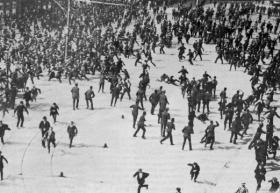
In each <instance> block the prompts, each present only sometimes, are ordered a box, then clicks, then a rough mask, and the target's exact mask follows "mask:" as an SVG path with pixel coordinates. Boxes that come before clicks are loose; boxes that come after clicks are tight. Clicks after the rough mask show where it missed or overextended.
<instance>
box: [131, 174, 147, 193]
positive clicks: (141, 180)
mask: <svg viewBox="0 0 280 193" xmlns="http://www.w3.org/2000/svg"><path fill="white" fill-rule="evenodd" d="M148 176H149V173H146V172H143V171H142V169H139V170H138V171H137V172H136V173H135V174H134V175H133V177H134V178H135V177H137V182H138V188H137V193H140V191H141V188H143V187H145V188H146V189H148V188H149V185H147V184H145V180H146V178H147V177H148Z"/></svg>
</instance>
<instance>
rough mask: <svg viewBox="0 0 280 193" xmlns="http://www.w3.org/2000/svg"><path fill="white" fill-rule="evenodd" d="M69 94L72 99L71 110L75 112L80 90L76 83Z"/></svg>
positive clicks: (77, 107)
mask: <svg viewBox="0 0 280 193" xmlns="http://www.w3.org/2000/svg"><path fill="white" fill-rule="evenodd" d="M71 93H72V99H73V110H75V107H76V109H79V99H80V89H79V87H78V83H76V84H75V86H74V87H73V88H72V90H71Z"/></svg>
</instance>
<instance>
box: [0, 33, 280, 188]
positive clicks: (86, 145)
mask: <svg viewBox="0 0 280 193" xmlns="http://www.w3.org/2000/svg"><path fill="white" fill-rule="evenodd" d="M192 42H193V39H192V41H191V43H192ZM177 48H178V46H177V45H174V46H173V47H172V48H171V49H166V54H165V55H159V54H158V52H159V51H158V50H157V54H155V55H154V56H153V57H154V61H155V63H156V65H157V67H156V68H154V67H151V70H150V78H151V88H150V89H148V91H147V95H150V93H151V92H153V90H154V89H156V88H158V87H159V86H161V85H162V86H163V88H164V89H165V90H166V91H167V96H168V100H169V102H170V105H169V108H170V113H171V116H172V117H175V124H176V130H175V131H174V133H173V137H174V143H175V145H174V146H170V145H169V141H166V142H164V145H160V143H159V140H160V137H159V134H160V126H159V125H158V124H157V116H156V115H155V116H151V115H150V114H149V113H148V116H147V118H146V119H147V124H151V126H149V127H147V133H146V136H147V139H146V140H142V139H141V138H140V137H138V138H133V137H132V135H133V132H134V129H133V128H132V116H131V111H130V109H129V106H130V105H131V104H133V103H134V100H135V93H136V91H137V85H138V81H139V78H138V76H139V74H140V73H141V71H142V69H141V67H140V65H139V66H138V67H134V61H135V59H134V58H132V59H124V62H125V64H126V68H127V69H128V71H129V72H130V76H131V81H132V85H133V86H132V96H133V99H132V100H131V101H129V100H128V98H127V97H126V96H125V97H124V100H123V102H121V103H119V102H118V103H117V106H116V107H115V108H113V107H110V99H111V95H110V93H109V92H108V90H109V84H108V83H106V89H105V90H106V93H105V94H101V93H97V89H98V82H99V80H98V75H96V76H94V77H91V80H90V81H78V83H79V87H80V93H81V98H80V110H78V111H73V110H72V99H71V93H70V90H71V88H72V86H73V85H71V86H70V85H69V84H68V82H67V81H66V80H63V83H62V84H60V83H59V82H57V81H55V80H54V81H51V82H48V81H47V78H46V77H44V78H42V80H40V81H36V86H37V87H39V88H41V90H42V94H41V95H39V97H38V100H37V102H35V103H31V109H30V110H29V111H30V114H29V116H25V117H26V122H25V127H24V128H21V129H17V128H16V118H15V117H13V116H12V115H13V113H12V112H10V114H8V115H7V116H6V117H5V118H4V119H3V121H4V122H5V123H8V124H9V125H10V127H11V128H12V131H10V132H6V136H5V138H6V141H7V144H6V145H5V146H1V151H2V152H3V155H5V156H6V157H7V159H8V160H9V164H8V165H6V166H5V168H4V172H5V173H4V174H5V179H4V181H3V182H0V191H1V193H2V192H5V193H37V192H41V193H90V192H94V193H111V192H117V193H135V192H136V188H137V182H136V179H134V178H133V177H132V175H133V174H134V172H135V171H136V170H137V169H138V168H142V169H143V170H144V171H146V172H149V173H150V177H149V178H148V179H147V183H148V184H149V185H150V186H149V190H145V189H143V190H142V192H144V193H146V192H151V193H159V192H161V193H171V192H175V188H176V187H181V188H182V192H192V193H206V192H207V193H210V192H213V193H219V192H223V193H232V192H234V191H236V189H237V188H238V186H239V185H240V183H241V182H246V183H247V186H248V188H249V192H254V191H255V187H256V182H255V179H254V169H255V167H256V161H255V159H254V158H255V155H254V150H248V148H247V147H248V144H247V143H248V142H249V141H250V140H251V137H252V135H253V133H254V132H255V129H256V127H257V124H258V123H257V122H254V124H253V125H251V126H250V129H249V134H250V135H249V136H248V137H245V138H244V139H243V140H242V141H241V140H238V145H233V144H231V143H229V137H230V132H229V131H224V130H223V126H222V125H223V121H222V120H220V118H219V114H218V111H217V110H218V104H217V103H218V102H217V101H212V102H211V103H210V107H211V109H210V110H211V114H210V119H212V120H214V121H216V120H217V121H219V122H220V125H221V126H220V127H218V128H216V144H215V145H214V150H213V151H210V150H209V148H206V149H205V148H204V146H203V144H200V143H199V141H200V139H201V138H202V137H203V135H204V130H205V128H206V126H207V124H208V123H207V124H203V123H201V122H200V121H198V120H195V123H194V125H195V126H194V130H195V133H194V135H193V136H192V137H193V139H192V140H193V151H191V152H190V151H188V150H187V149H188V146H187V145H186V148H185V149H186V150H185V151H182V150H181V145H182V140H183V138H182V133H181V130H182V128H183V127H184V126H185V125H186V124H187V121H188V120H187V101H186V99H183V98H182V96H181V93H180V88H179V87H175V86H172V85H168V84H165V83H160V82H158V81H157V80H156V79H158V78H159V77H160V75H161V74H162V73H167V74H168V75H174V76H175V77H177V76H178V74H177V72H178V71H179V70H180V69H181V66H182V65H184V66H185V67H186V68H187V69H188V71H189V75H188V77H189V78H192V77H196V78H197V79H198V78H200V77H201V76H202V74H203V73H204V71H207V72H208V73H209V74H210V75H212V76H214V75H216V76H217V80H218V90H217V93H220V91H221V89H223V88H224V87H227V88H228V96H232V95H233V94H234V93H235V92H236V90H238V89H241V90H243V91H244V92H245V95H248V94H251V88H250V82H249V79H250V76H248V75H246V74H244V73H243V72H242V70H243V69H239V70H237V71H232V72H230V71H229V65H228V64H223V65H222V64H220V63H219V62H218V63H217V64H215V63H214V62H213V61H214V60H215V57H216V53H215V49H214V45H205V46H204V48H205V52H204V55H203V61H195V65H194V66H191V65H189V64H188V62H187V61H184V62H179V61H178V58H177ZM187 48H192V45H187ZM29 85H30V86H31V83H29ZM90 85H92V86H93V88H94V91H95V93H96V98H95V99H94V107H95V110H94V111H90V110H87V109H86V105H85V101H84V97H83V93H84V92H85V91H86V89H87V88H88V87H89V86H90ZM275 98H279V96H278V95H277V96H276V97H275ZM53 102H56V103H57V104H58V105H59V107H60V111H59V112H60V116H59V117H58V123H57V124H55V125H54V124H52V125H53V127H54V130H55V132H56V138H57V142H58V146H57V147H56V148H55V149H52V150H51V154H48V153H47V150H46V149H43V148H42V146H41V134H40V131H39V129H38V124H39V122H40V120H41V119H42V117H43V116H48V119H49V120H50V121H51V120H52V119H51V118H50V117H49V107H50V104H51V103H53ZM144 106H145V108H146V110H147V112H149V111H150V104H149V102H145V104H144ZM157 110H158V108H157ZM157 110H156V112H157ZM141 113H142V112H140V113H139V114H141ZM122 115H124V119H121V116H122ZM254 117H255V118H256V116H255V115H254ZM72 120H73V121H74V122H75V123H76V125H77V127H78V129H79V133H78V136H77V137H76V138H75V139H74V147H73V148H72V149H69V148H68V142H69V141H68V136H67V133H66V128H67V124H68V123H69V122H70V121H72ZM278 125H279V120H276V127H277V126H278ZM140 133H141V132H140ZM278 134H279V131H278ZM138 136H140V134H138ZM104 143H107V144H108V146H109V148H108V149H103V148H102V146H103V144H104ZM278 160H279V158H278ZM194 161H196V162H197V163H198V164H199V165H200V167H201V173H200V175H199V177H198V183H193V182H192V181H190V176H189V171H190V167H189V166H187V163H192V162H194ZM268 165H269V168H271V166H273V170H274V171H268V173H267V176H266V178H267V180H269V179H271V178H272V177H274V176H276V177H277V176H278V177H279V176H280V175H279V174H280V172H279V170H280V165H279V161H278V162H274V161H273V162H272V161H268ZM268 170H269V169H268ZM60 172H63V173H64V175H65V176H66V177H65V178H60V177H58V176H59V173H60ZM268 188H269V184H268V183H266V182H264V183H263V187H262V190H264V191H263V192H267V191H265V190H267V189H268Z"/></svg>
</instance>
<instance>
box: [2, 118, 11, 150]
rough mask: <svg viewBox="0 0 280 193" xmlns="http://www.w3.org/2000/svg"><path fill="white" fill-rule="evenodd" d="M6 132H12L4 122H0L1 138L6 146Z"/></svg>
mask: <svg viewBox="0 0 280 193" xmlns="http://www.w3.org/2000/svg"><path fill="white" fill-rule="evenodd" d="M6 130H11V129H10V128H9V126H8V125H7V124H4V123H3V122H2V121H0V138H1V142H2V144H3V145H4V144H5V142H4V135H5V131H6Z"/></svg>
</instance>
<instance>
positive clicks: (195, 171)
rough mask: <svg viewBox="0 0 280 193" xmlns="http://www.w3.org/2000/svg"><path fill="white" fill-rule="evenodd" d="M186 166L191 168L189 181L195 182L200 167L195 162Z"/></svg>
mask: <svg viewBox="0 0 280 193" xmlns="http://www.w3.org/2000/svg"><path fill="white" fill-rule="evenodd" d="M188 166H191V167H192V169H191V171H190V174H191V180H193V181H194V182H196V179H197V177H198V175H199V172H200V167H199V165H198V164H197V163H196V162H194V163H193V164H188Z"/></svg>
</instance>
